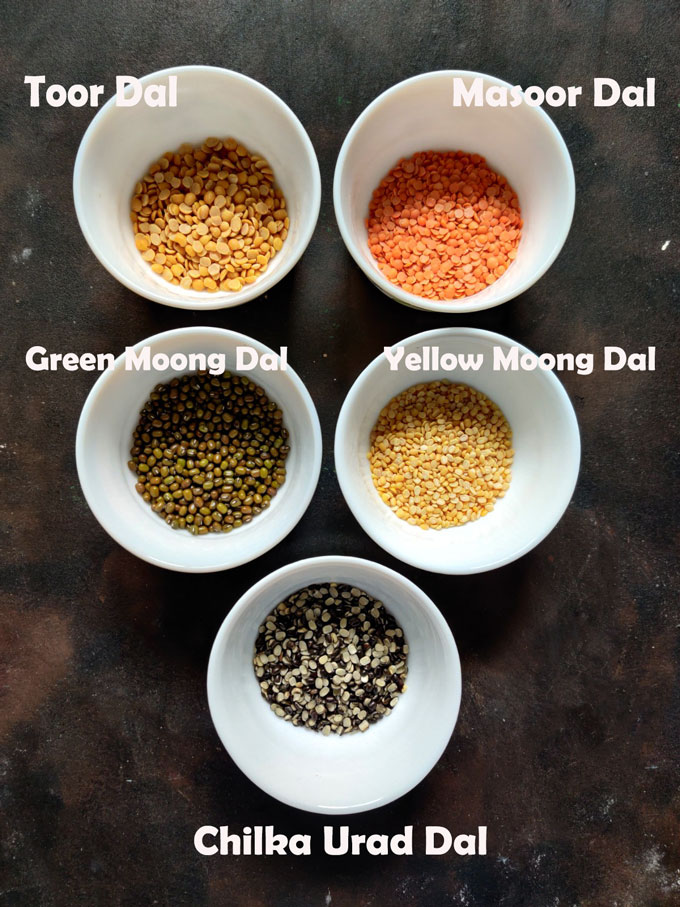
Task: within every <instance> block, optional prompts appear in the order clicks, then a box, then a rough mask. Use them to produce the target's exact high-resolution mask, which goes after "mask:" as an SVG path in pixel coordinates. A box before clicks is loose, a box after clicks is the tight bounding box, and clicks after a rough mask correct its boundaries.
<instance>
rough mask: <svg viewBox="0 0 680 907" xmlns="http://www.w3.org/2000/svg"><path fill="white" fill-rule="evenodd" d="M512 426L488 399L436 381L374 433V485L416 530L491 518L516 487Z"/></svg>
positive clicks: (393, 406)
mask: <svg viewBox="0 0 680 907" xmlns="http://www.w3.org/2000/svg"><path fill="white" fill-rule="evenodd" d="M513 456H514V451H513V449H512V431H511V429H510V426H509V425H508V421H507V419H506V418H505V416H504V415H503V413H502V412H501V410H500V409H499V408H498V406H496V404H495V403H494V402H493V401H492V400H490V399H489V398H488V397H487V396H486V395H485V394H483V393H481V391H478V390H476V389H475V388H473V387H469V386H468V385H467V384H451V383H450V382H448V381H431V382H429V383H427V384H416V385H414V386H413V387H409V388H407V389H406V390H404V391H402V392H401V393H400V394H397V396H396V397H394V398H393V399H392V400H390V402H389V403H388V404H387V406H385V407H384V408H383V410H382V411H381V413H380V415H379V416H378V420H377V422H376V423H375V426H374V427H373V431H372V432H371V439H370V449H369V452H368V460H369V463H370V467H371V477H372V479H373V484H374V485H375V488H376V490H377V492H378V494H379V495H380V497H381V498H382V500H383V501H384V502H385V504H387V506H388V507H390V509H391V510H392V511H393V512H394V513H396V515H397V516H398V517H399V518H400V519H402V520H406V522H407V523H409V524H410V525H411V526H420V528H421V529H447V528H449V527H451V526H461V525H463V524H464V523H468V522H471V521H473V520H477V519H479V517H482V516H485V515H486V514H487V513H489V512H490V511H491V510H493V507H494V503H495V501H496V500H497V499H498V498H502V497H503V496H504V495H505V493H506V491H507V490H508V488H509V487H510V467H511V465H512V460H513Z"/></svg>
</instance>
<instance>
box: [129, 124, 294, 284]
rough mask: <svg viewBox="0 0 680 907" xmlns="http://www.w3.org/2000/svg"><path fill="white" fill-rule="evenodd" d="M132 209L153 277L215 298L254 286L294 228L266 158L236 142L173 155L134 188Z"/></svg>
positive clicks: (183, 148) (209, 144) (212, 143)
mask: <svg viewBox="0 0 680 907" xmlns="http://www.w3.org/2000/svg"><path fill="white" fill-rule="evenodd" d="M130 209H131V210H130V219H131V221H132V228H133V230H134V233H135V245H136V246H137V249H138V250H139V251H140V253H141V255H142V258H143V259H144V260H145V261H147V262H148V263H149V264H150V266H151V269H152V270H153V271H154V273H156V274H159V275H160V276H161V277H163V279H164V280H167V281H168V283H172V284H175V285H176V286H180V287H183V288H184V289H192V290H207V291H209V292H213V293H214V292H215V291H217V290H226V291H229V292H232V293H235V292H237V291H238V290H240V289H241V288H242V287H243V286H244V285H245V284H249V283H253V282H254V281H255V280H256V279H257V277H258V276H259V275H260V274H261V273H262V272H263V271H264V270H265V269H266V268H267V266H268V264H269V262H270V261H271V259H272V258H273V257H274V256H275V255H276V253H277V252H279V251H280V250H281V248H282V246H283V243H284V241H285V239H286V236H287V235H288V228H289V226H290V221H289V218H288V213H287V211H286V201H285V199H284V197H283V195H282V193H281V190H280V189H279V188H278V187H277V185H276V183H275V181H274V174H273V173H272V170H271V168H270V166H269V164H268V163H267V161H266V160H264V158H262V157H260V156H259V155H256V154H252V153H251V152H250V151H248V149H247V148H245V147H244V146H243V145H240V144H239V143H238V142H237V141H236V140H235V139H231V138H230V139H224V141H222V140H220V139H217V138H208V139H206V140H205V142H204V143H203V144H202V145H201V146H199V147H194V146H192V145H189V144H186V145H182V146H181V147H180V148H179V149H178V150H177V151H174V152H173V151H167V152H166V153H165V154H164V155H163V156H162V157H161V158H159V160H158V161H156V162H155V163H154V164H152V165H151V167H150V168H149V170H148V172H147V174H146V175H145V176H144V177H142V179H141V180H140V181H139V182H138V183H137V185H136V186H135V190H134V193H133V196H132V200H131V203H130Z"/></svg>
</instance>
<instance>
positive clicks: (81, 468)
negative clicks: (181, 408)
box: [75, 325, 323, 573]
mask: <svg viewBox="0 0 680 907" xmlns="http://www.w3.org/2000/svg"><path fill="white" fill-rule="evenodd" d="M206 332H207V333H208V334H212V335H213V336H216V337H224V336H225V335H226V336H228V337H230V338H231V339H233V340H236V341H237V342H242V343H243V345H244V346H252V347H253V348H254V349H257V350H258V351H259V352H261V353H262V352H268V353H274V352H275V351H274V350H272V349H270V348H269V347H268V346H266V345H265V344H264V343H262V342H261V341H259V340H255V338H253V337H248V336H247V335H246V334H241V333H240V332H238V331H230V330H227V329H226V328H217V327H211V326H200V325H198V326H192V327H186V328H174V329H172V330H170V331H161V332H160V333H158V334H154V335H152V336H151V337H147V338H145V339H144V340H140V341H139V342H138V343H136V344H135V345H134V346H133V347H131V349H133V350H135V351H137V352H138V351H139V350H140V349H141V348H142V347H145V346H153V344H154V343H156V342H157V341H159V340H161V339H163V340H165V339H167V338H170V337H177V338H178V339H180V338H183V337H186V336H187V335H189V336H191V335H195V334H205V333H206ZM124 362H125V352H123V353H121V354H120V355H119V356H117V357H116V359H115V360H114V363H113V366H112V367H111V368H109V369H106V370H105V371H103V372H102V373H101V375H100V376H99V377H98V378H97V380H96V381H95V383H94V384H93V385H92V387H91V388H90V391H89V393H88V395H87V398H86V400H85V403H84V404H83V408H82V410H81V412H80V417H79V419H78V427H77V430H76V442H75V455H76V471H77V473H78V480H79V482H80V487H81V490H82V492H83V496H84V497H85V500H86V502H87V505H88V507H89V508H90V511H91V512H92V515H93V516H94V518H95V519H96V520H97V522H98V523H99V525H100V526H101V527H102V529H103V530H104V531H105V532H106V533H107V534H108V535H109V536H111V538H112V539H113V540H114V541H115V542H117V543H118V544H119V545H120V546H121V547H122V548H125V550H126V551H129V552H130V554H134V555H135V557H138V558H140V559H141V560H143V561H146V562H147V563H149V564H154V565H155V566H156V567H163V568H165V569H166V570H174V571H176V572H178V573H217V572H219V571H221V570H231V569H233V568H234V567H240V566H241V565H242V564H246V563H250V562H251V561H253V560H255V559H256V558H258V557H260V556H261V555H263V554H265V553H266V552H267V551H270V550H271V549H272V548H274V547H275V546H276V545H278V544H279V542H281V541H282V540H283V539H284V538H285V537H286V536H287V535H288V534H289V533H290V532H292V530H293V529H294V528H295V527H296V526H297V524H298V523H299V522H300V520H301V519H302V517H303V516H304V514H305V512H306V510H307V508H308V507H309V505H310V503H311V500H312V498H313V496H314V494H315V492H316V488H317V485H318V482H319V475H320V473H321V459H322V452H323V442H322V437H321V425H320V423H319V416H318V413H317V411H316V407H315V405H314V401H313V400H312V397H311V395H310V393H309V391H308V390H307V388H306V386H305V384H304V382H303V380H302V378H300V376H299V375H298V374H297V372H296V371H294V369H292V368H291V366H290V365H289V366H288V367H287V369H286V371H285V372H282V373H281V374H283V375H284V376H288V377H289V378H290V380H291V382H292V383H293V385H294V386H295V389H296V390H297V392H298V393H299V394H300V397H301V400H302V403H303V405H304V408H305V410H306V412H307V415H308V417H309V419H310V421H311V426H312V433H311V437H310V438H309V441H308V443H307V447H308V449H310V450H311V458H312V463H311V466H310V468H309V470H308V477H309V481H308V482H307V483H305V489H306V490H305V491H304V493H303V494H301V495H299V496H298V498H297V506H296V507H295V510H294V516H293V517H292V518H290V519H289V520H284V519H283V518H282V519H281V521H280V529H279V530H278V531H277V532H276V533H275V534H274V535H273V537H272V540H271V542H270V543H268V544H267V545H266V546H265V547H262V546H260V547H259V548H258V549H257V550H256V552H255V553H253V554H248V555H245V556H241V557H237V558H236V559H235V560H232V559H229V560H228V561H227V562H226V563H225V562H224V560H223V559H219V560H218V561H216V562H214V563H211V564H208V565H205V566H196V565H191V564H179V563H176V562H173V561H171V560H168V559H164V558H162V557H156V556H154V555H152V554H149V553H148V552H146V551H142V550H140V549H138V548H136V547H135V546H133V545H130V544H129V542H128V539H127V537H126V535H125V533H124V532H122V531H120V530H119V529H118V523H117V521H113V520H111V519H110V518H109V508H107V507H102V506H101V504H100V503H99V501H98V499H97V497H96V495H95V494H94V491H93V488H92V482H91V480H89V479H87V478H86V476H87V465H86V461H87V456H88V455H87V449H86V440H87V433H88V429H89V423H90V420H91V417H92V415H93V413H94V411H95V410H96V407H97V405H98V402H99V397H100V396H101V393H102V391H103V390H104V388H105V387H106V385H107V384H108V383H109V382H110V381H111V380H112V379H113V376H114V374H117V373H119V372H120V371H121V370H123V366H124ZM134 374H136V373H134ZM151 374H152V372H149V375H151ZM284 415H285V414H284Z"/></svg>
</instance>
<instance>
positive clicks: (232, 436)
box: [128, 372, 290, 535]
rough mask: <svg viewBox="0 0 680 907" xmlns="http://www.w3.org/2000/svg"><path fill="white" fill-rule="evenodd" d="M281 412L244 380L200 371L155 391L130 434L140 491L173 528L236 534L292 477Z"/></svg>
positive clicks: (131, 451) (255, 386) (248, 381)
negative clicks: (236, 530) (287, 479)
mask: <svg viewBox="0 0 680 907" xmlns="http://www.w3.org/2000/svg"><path fill="white" fill-rule="evenodd" d="M287 441H288V432H287V431H286V429H285V428H284V426H283V413H282V412H281V410H280V409H279V408H278V406H277V405H276V403H274V402H273V401H272V400H270V399H269V397H268V396H267V395H266V394H265V392H264V390H263V389H262V388H261V387H258V386H257V385H256V384H254V383H253V382H252V381H250V380H249V379H248V378H245V377H244V376H242V375H232V374H230V373H229V372H224V374H222V375H218V376H214V375H209V374H207V373H206V372H196V373H194V374H190V375H183V376H182V377H181V378H174V379H173V380H172V381H170V382H169V383H168V384H159V385H157V386H156V387H155V388H154V390H153V392H152V393H151V395H150V397H149V399H148V400H147V401H146V403H145V404H144V407H143V409H142V411H141V413H140V417H139V422H138V424H137V427H136V428H135V430H134V432H133V435H132V447H131V449H130V457H131V459H130V460H129V462H128V466H129V468H130V470H131V471H132V472H133V473H135V475H136V476H137V484H136V485H135V488H136V490H137V491H138V493H139V494H140V495H141V496H142V498H143V499H144V500H145V501H147V502H148V503H149V504H150V505H151V509H152V510H153V511H154V512H155V513H157V514H158V515H159V516H160V517H162V518H163V519H164V520H165V521H166V523H168V524H169V525H170V526H171V527H172V528H173V529H187V530H188V531H189V532H191V533H193V534H194V535H205V534H207V533H208V532H230V531H231V530H232V529H237V528H238V527H239V526H242V525H243V524H245V523H249V522H250V521H251V520H252V519H253V517H255V516H257V515H258V514H259V513H261V512H262V511H263V510H264V509H265V508H266V507H268V506H269V504H270V503H271V500H272V498H273V497H274V496H275V495H276V493H277V491H278V489H279V488H280V487H281V485H283V483H284V481H285V478H286V468H285V461H286V457H287V456H288V452H289V450H290V448H289V446H288V443H287Z"/></svg>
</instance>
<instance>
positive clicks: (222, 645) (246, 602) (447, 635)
mask: <svg viewBox="0 0 680 907" xmlns="http://www.w3.org/2000/svg"><path fill="white" fill-rule="evenodd" d="M322 565H323V566H326V565H327V566H328V567H329V569H333V567H337V566H340V567H357V566H359V567H361V568H362V569H368V570H370V571H372V572H373V573H375V574H380V575H382V576H387V577H390V578H391V579H393V580H394V581H395V582H397V583H398V584H399V585H401V586H402V587H404V588H406V589H409V590H410V591H411V592H412V593H413V594H414V595H416V596H417V597H418V598H419V600H420V601H421V603H422V604H423V605H424V607H425V609H426V610H427V611H428V613H429V614H430V615H431V617H432V620H433V621H434V623H435V625H436V628H437V631H438V637H439V639H440V640H441V641H442V642H445V644H446V652H447V655H448V657H449V658H450V659H451V664H452V668H453V671H454V674H455V676H456V684H455V687H453V688H452V692H451V699H452V701H451V705H452V709H451V713H450V719H449V720H450V725H451V730H450V731H449V732H448V733H446V734H444V735H443V736H444V738H445V739H444V742H443V744H442V745H440V746H439V745H438V746H437V747H435V748H434V749H433V750H432V753H431V754H430V757H429V758H428V759H427V760H425V761H424V762H423V766H426V768H425V770H424V771H423V772H422V774H420V773H419V776H418V777H417V778H416V779H415V780H413V779H410V780H408V781H405V782H402V783H401V784H399V785H395V786H394V790H393V791H392V792H390V793H387V794H384V795H382V796H380V797H376V799H375V800H371V801H369V802H366V803H360V804H351V805H349V806H345V807H335V806H323V805H311V804H310V803H308V802H305V801H304V799H303V798H301V797H295V796H290V795H288V794H286V793H285V792H284V793H282V792H281V791H279V790H278V789H277V788H276V785H275V784H272V783H271V781H270V775H268V774H266V773H262V774H260V773H258V772H256V771H251V770H250V766H249V765H247V764H246V763H245V761H244V760H243V759H240V758H237V757H236V756H234V755H233V754H232V752H231V750H230V749H229V745H228V743H227V742H226V740H225V737H226V738H227V740H229V739H230V735H233V734H238V729H237V728H232V727H227V722H225V721H223V720H222V719H221V718H219V719H217V720H216V718H215V715H216V713H217V711H218V709H217V707H216V705H215V703H216V701H217V697H218V694H219V688H218V684H219V677H218V671H219V667H218V665H219V663H220V660H221V658H223V657H224V655H225V654H226V648H227V644H228V640H229V637H230V635H231V632H232V626H233V624H234V623H235V622H236V620H237V619H238V618H239V617H240V616H241V615H242V614H244V613H245V612H247V611H248V609H249V608H250V607H252V606H253V605H254V603H255V602H256V601H257V600H258V599H259V598H260V596H261V595H262V594H263V593H265V592H266V591H267V590H268V589H269V588H271V587H272V586H273V585H275V584H276V583H277V582H278V580H279V579H281V578H282V577H285V576H287V575H289V574H292V573H298V572H299V573H302V571H307V570H309V569H310V568H313V567H320V566H322ZM304 583H305V579H304V576H303V575H301V576H300V588H302V587H303V586H304ZM272 607H273V606H272ZM206 687H207V694H208V710H209V712H210V718H211V720H212V722H213V726H214V728H215V733H216V734H217V736H218V738H219V740H220V742H221V743H222V746H223V747H224V748H225V750H226V751H227V753H228V754H229V756H230V758H231V759H233V761H234V762H235V764H236V765H237V766H238V767H239V769H240V770H241V771H242V772H243V774H244V775H246V776H247V777H248V778H249V779H250V780H251V781H252V782H253V784H255V785H257V786H258V787H259V788H260V789H261V790H263V791H264V792H265V793H267V794H269V795H270V796H271V797H274V798H275V799H277V800H279V801H280V802H282V803H285V804H287V805H288V806H293V807H295V808H296V809H301V810H304V811H305V812H313V813H317V814H320V815H349V814H353V813H360V812H367V811H368V810H371V809H376V808H377V807H379V806H384V805H385V804H387V803H392V802H393V801H394V800H397V799H399V798H400V797H403V796H404V794H407V793H408V792H409V791H410V790H412V789H413V788H414V787H416V786H417V785H418V784H420V782H421V781H423V780H424V778H426V777H427V775H428V774H429V773H430V772H431V771H432V769H433V768H434V767H435V765H436V764H437V762H438V761H439V760H440V759H441V757H442V755H443V754H444V752H445V750H446V748H447V746H448V745H449V742H450V740H451V735H452V734H453V732H454V730H455V727H456V724H457V723H458V717H459V714H460V703H461V697H462V673H461V665H460V655H459V652H458V647H457V645H456V641H455V638H454V636H453V633H452V631H451V628H450V627H449V625H448V623H447V622H446V619H445V618H444V615H443V613H442V611H441V610H440V609H439V608H438V607H437V605H436V604H435V603H434V601H433V600H432V599H431V598H430V596H429V595H427V594H426V593H425V592H424V591H423V590H422V589H421V588H420V587H419V586H417V585H416V584H415V583H414V582H413V581H412V580H410V579H408V578H407V577H405V576H404V575H403V574H401V573H399V572H398V571H396V570H393V569H392V568H391V567H386V566H385V565H384V564H381V563H378V562H377V561H371V560H368V559H367V558H361V557H350V556H347V555H340V554H337V555H336V554H328V555H321V556H316V557H308V558H303V559H302V560H299V561H294V562H293V563H289V564H285V565H284V566H283V567H279V568H278V569H277V570H274V571H273V572H271V573H268V574H267V575H266V576H264V577H262V578H261V579H260V580H258V581H257V582H256V583H255V584H254V585H253V586H251V587H250V588H249V589H248V590H247V591H246V592H244V593H243V595H241V597H240V598H239V599H238V601H237V602H236V603H235V604H234V605H233V606H232V607H231V609H230V610H229V612H228V613H227V615H226V617H225V618H224V620H223V621H222V623H221V624H220V627H219V630H218V631H217V634H216V636H215V640H214V642H213V645H212V648H211V650H210V657H209V659H208V669H207V675H206ZM447 692H448V691H447ZM223 734H224V736H223Z"/></svg>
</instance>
